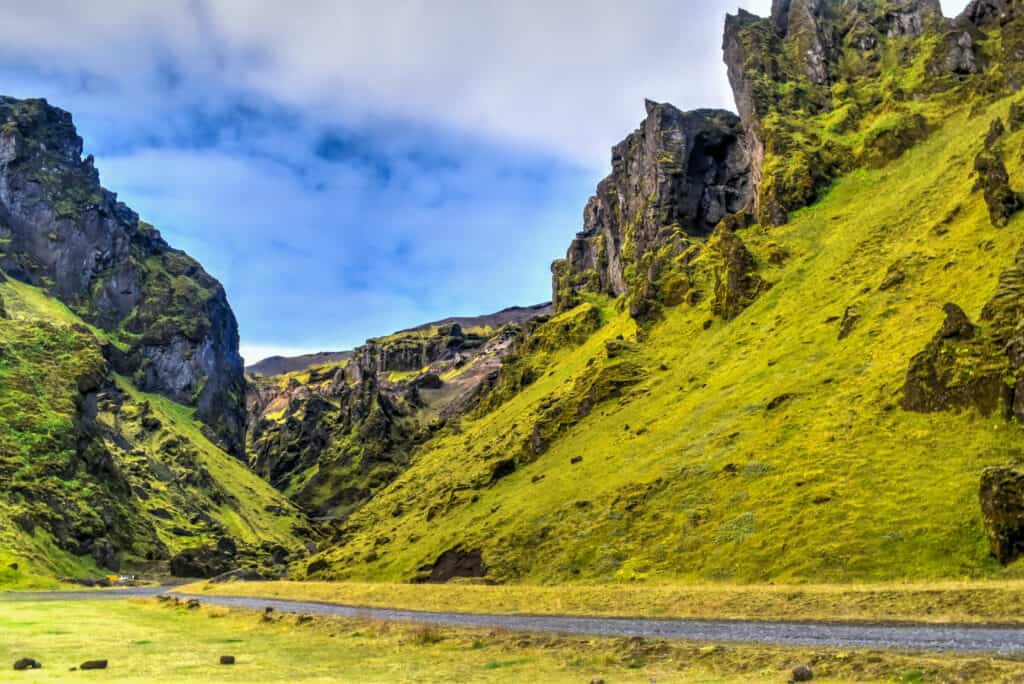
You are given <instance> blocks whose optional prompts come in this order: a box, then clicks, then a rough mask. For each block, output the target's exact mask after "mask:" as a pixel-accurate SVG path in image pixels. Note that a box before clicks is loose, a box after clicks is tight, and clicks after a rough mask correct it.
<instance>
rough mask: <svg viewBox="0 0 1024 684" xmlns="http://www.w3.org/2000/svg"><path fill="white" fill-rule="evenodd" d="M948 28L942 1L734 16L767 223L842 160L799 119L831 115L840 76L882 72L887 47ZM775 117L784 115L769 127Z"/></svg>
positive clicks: (824, 5)
mask: <svg viewBox="0 0 1024 684" xmlns="http://www.w3.org/2000/svg"><path fill="white" fill-rule="evenodd" d="M942 26H943V18H942V8H941V6H940V4H939V1H938V0H883V1H881V2H871V3H867V2H859V3H853V2H838V1H837V0H774V2H773V3H772V12H771V16H770V17H767V18H760V17H757V16H755V15H753V14H751V13H749V12H746V11H744V10H740V11H739V12H738V13H737V14H736V15H729V16H727V17H726V23H725V35H724V38H723V43H722V49H723V55H724V58H725V63H726V67H727V72H728V76H729V82H730V83H731V84H732V88H733V94H734V97H735V100H736V107H737V111H739V113H740V117H741V118H742V120H743V127H744V130H745V135H744V142H745V145H746V146H747V156H748V157H749V159H750V161H751V180H750V185H751V196H752V199H753V207H752V209H753V211H754V213H755V214H756V216H757V218H758V221H759V222H760V223H762V224H764V225H778V224H781V223H785V222H786V220H787V219H788V214H789V212H791V211H793V210H795V209H799V208H801V207H803V206H805V205H807V204H809V203H810V202H812V201H813V200H814V199H815V198H816V197H817V195H818V193H819V192H820V190H821V189H822V188H824V187H825V186H826V185H827V184H828V183H829V182H830V180H831V178H832V176H833V175H834V174H835V172H836V171H837V169H838V167H839V166H841V165H842V160H841V159H837V152H836V151H835V150H829V149H827V148H826V147H825V146H823V145H821V144H820V142H819V141H818V140H816V139H815V138H814V137H813V135H812V136H804V135H794V133H796V132H798V131H797V129H798V128H799V125H800V124H799V119H800V118H801V117H803V116H806V115H807V114H808V113H811V114H817V113H821V112H824V111H829V110H830V109H831V108H832V107H833V98H832V93H831V87H832V86H833V85H834V84H836V83H837V82H839V81H842V80H848V79H851V77H852V78H857V77H865V78H876V77H878V76H880V75H881V72H880V66H879V64H880V59H879V55H880V54H883V51H884V50H886V49H887V48H888V47H890V46H892V45H898V46H900V48H899V49H900V50H901V51H902V53H903V54H904V55H907V54H909V53H908V50H909V49H912V47H913V46H916V45H917V44H918V43H921V39H922V37H923V36H926V35H927V34H928V32H929V31H930V30H932V29H939V28H941V27H942ZM955 46H956V44H955V42H954V47H955ZM972 47H973V43H972ZM971 56H972V57H973V52H972V53H971ZM903 58H904V59H905V58H907V57H903ZM957 61H958V62H959V61H962V60H960V59H958V60H957ZM773 115H777V116H778V117H780V118H779V119H778V120H776V121H774V122H772V123H771V125H766V123H765V122H766V121H770V120H771V118H772V117H773ZM919 131H921V129H920V127H907V128H906V132H907V133H917V132H919ZM915 139H916V138H914V137H910V138H908V137H907V136H902V137H901V140H902V141H904V142H906V141H907V140H910V141H911V142H912V141H913V140H915ZM840 156H842V155H841V154H840ZM837 162H839V163H837Z"/></svg>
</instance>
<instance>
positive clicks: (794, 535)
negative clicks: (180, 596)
mask: <svg viewBox="0 0 1024 684" xmlns="http://www.w3.org/2000/svg"><path fill="white" fill-rule="evenodd" d="M723 55H724V58H725V63H726V67H727V70H728V74H729V79H730V82H731V83H732V86H733V90H734V93H735V97H736V104H737V110H738V112H739V114H738V115H737V114H733V113H730V112H726V111H717V110H697V111H693V112H683V111H680V110H679V109H677V108H675V107H673V106H672V105H670V104H667V103H658V102H653V101H648V102H647V103H646V116H645V118H644V120H643V121H642V122H641V123H640V126H639V127H638V128H637V129H636V130H635V131H633V132H632V133H630V134H629V135H627V136H626V138H625V139H624V140H623V141H622V142H621V143H620V144H618V145H616V146H615V147H614V148H613V151H612V158H611V170H610V173H609V175H608V177H607V178H606V179H604V180H603V181H601V182H600V183H599V185H598V187H597V189H596V192H595V194H594V197H593V198H592V199H591V200H590V201H589V202H588V203H587V205H586V207H585V208H584V212H583V220H582V225H581V226H580V227H579V230H578V231H577V232H576V234H575V237H574V238H572V239H571V240H570V244H569V247H568V250H567V253H566V257H565V258H564V259H559V260H557V261H555V262H554V264H553V265H552V304H551V305H550V308H548V307H546V306H542V307H532V308H527V309H510V310H507V311H505V312H500V313H499V314H495V315H493V316H491V317H485V318H483V319H459V318H453V319H447V320H444V321H438V322H436V323H434V324H428V325H425V326H421V327H418V328H413V329H410V330H406V331H402V332H399V333H395V334H394V335H390V336H387V337H382V338H375V339H371V340H368V341H367V343H366V344H365V345H363V346H361V347H359V348H358V349H355V350H353V351H352V352H343V353H339V355H326V356H325V355H314V356H312V357H305V358H300V359H274V360H271V361H269V362H267V363H264V364H260V365H258V366H257V367H258V368H262V369H263V370H262V371H257V372H256V373H253V374H252V376H251V377H250V378H249V379H248V380H246V379H245V378H244V377H243V375H242V371H243V369H242V366H241V361H240V359H239V358H238V353H237V332H236V326H235V322H234V318H233V316H232V315H231V311H230V308H229V307H228V304H227V300H226V298H225V296H224V292H223V289H222V288H221V287H220V286H219V285H218V284H217V282H216V281H215V280H214V279H212V278H211V277H210V276H209V275H207V274H206V273H205V272H204V271H203V270H202V268H201V267H200V266H199V265H198V264H197V263H195V262H194V261H193V260H191V259H190V258H188V257H187V256H186V255H184V254H182V253H181V252H177V251H175V250H173V249H171V248H170V247H168V246H167V244H166V243H165V242H164V241H163V240H162V239H161V238H160V237H159V234H158V233H157V232H156V231H155V230H154V229H153V228H152V227H150V226H148V225H147V224H145V223H142V222H140V221H139V220H138V217H137V216H136V215H135V214H133V213H132V212H131V211H130V210H129V209H127V207H124V206H123V205H122V204H120V203H118V202H117V201H116V198H115V197H114V196H113V195H112V194H111V193H109V192H106V191H105V190H103V189H102V188H101V187H100V185H99V179H98V176H97V174H96V171H95V169H94V168H93V166H92V161H91V159H90V158H88V157H87V158H86V159H84V160H83V159H81V152H82V143H81V140H80V139H78V137H77V135H76V134H75V131H74V127H73V126H72V124H71V120H70V117H69V115H67V114H66V113H64V112H61V111H60V110H57V109H54V108H52V107H49V106H48V105H46V104H45V103H44V102H42V101H34V100H33V101H18V100H11V99H9V98H7V99H3V100H2V101H0V113H2V114H3V117H2V118H3V121H4V123H2V124H0V248H2V251H3V253H2V254H0V269H2V273H4V274H6V275H5V276H4V277H3V278H2V280H0V404H2V406H3V408H4V411H2V412H0V422H3V423H4V425H3V426H2V428H0V482H2V484H3V495H2V497H0V509H2V510H0V513H2V515H0V539H3V541H4V543H3V545H0V549H2V551H0V561H5V560H6V562H0V566H4V565H6V563H7V562H15V563H17V564H18V565H19V567H22V566H24V567H25V568H28V570H29V573H30V575H31V576H32V577H35V578H39V577H43V578H45V577H46V576H51V577H52V576H53V575H59V574H73V573H82V572H87V571H94V570H97V569H98V567H100V566H102V567H106V568H115V567H117V566H118V565H121V564H125V565H130V566H131V567H151V566H157V565H161V566H165V565H166V564H167V563H168V561H170V564H171V566H172V569H173V570H175V572H178V573H179V574H184V573H190V572H195V573H199V574H213V573H214V572H216V571H219V570H222V569H224V568H227V567H234V566H248V567H253V568H257V569H259V571H260V572H261V573H264V574H280V573H282V572H284V568H285V566H287V567H288V570H289V572H290V573H291V575H292V576H294V577H298V578H306V577H313V578H327V579H353V578H354V579H371V580H382V579H387V580H403V581H414V582H441V581H447V580H450V579H456V578H468V579H471V580H475V581H488V582H508V581H522V580H528V581H535V582H570V581H609V580H611V581H642V580H648V579H653V580H670V579H679V580H693V581H737V582H748V581H772V582H776V581H817V582H829V581H884V580H905V579H929V578H954V577H955V578H961V577H965V576H969V577H1019V576H1020V575H1021V573H1022V572H1024V564H1022V563H1021V561H1020V560H1019V556H1020V555H1021V554H1022V552H1024V516H1022V515H1021V513H1020V511H1021V510H1024V447H1022V445H1024V428H1022V426H1021V421H1022V420H1024V352H1022V350H1024V211H1022V209H1024V192H1022V189H1024V95H1021V94H1020V91H1021V89H1022V88H1024V4H1022V2H1021V0H974V1H973V2H971V3H970V4H969V5H968V7H967V9H966V10H965V11H964V13H963V14H962V15H961V16H960V17H957V18H956V19H947V18H944V17H943V16H942V14H941V11H940V7H939V4H938V2H937V1H936V0H775V2H774V3H773V6H772V12H771V15H770V16H768V17H763V18H762V17H757V16H754V15H752V14H750V13H747V12H743V11H740V12H739V13H738V14H736V15H733V16H728V17H727V18H726V21H725V31H724V39H723ZM307 515H308V516H312V517H313V518H314V519H315V520H312V521H311V520H309V519H307ZM147 564H151V566H150V565H147ZM19 572H22V571H21V570H16V569H13V568H12V567H8V569H7V570H2V571H0V583H10V582H18V581H20V580H19V575H18V573H19ZM12 573H13V574H12ZM33 581H35V580H33ZM40 581H42V580H40Z"/></svg>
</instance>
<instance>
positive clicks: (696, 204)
mask: <svg viewBox="0 0 1024 684" xmlns="http://www.w3.org/2000/svg"><path fill="white" fill-rule="evenodd" d="M742 137H743V130H742V127H741V125H740V121H739V119H738V118H737V117H736V116H735V115H734V114H731V113H729V112H725V111H712V110H699V111H695V112H682V111H680V110H678V109H676V108H675V107H673V106H672V105H669V104H659V103H655V102H650V101H648V102H647V118H646V119H645V120H644V121H643V123H642V124H641V125H640V128H639V129H638V130H637V131H635V132H634V133H633V134H631V135H630V136H629V137H627V138H626V139H625V140H624V141H623V142H621V143H619V144H618V145H616V146H615V148H614V149H613V150H612V173H611V175H609V176H608V177H607V178H605V179H604V180H603V181H601V183H600V184H599V185H598V188H597V194H596V195H594V197H592V198H591V199H590V201H589V202H588V203H587V206H586V209H585V210H584V215H583V230H582V232H580V233H579V234H578V235H577V237H576V239H575V240H574V241H573V243H572V245H570V247H569V250H568V254H567V256H566V259H565V260H564V261H559V262H556V263H555V265H554V266H553V267H552V269H553V274H554V288H553V289H554V303H555V308H556V310H559V311H564V310H566V309H568V308H571V307H572V306H575V303H576V302H577V297H576V295H577V293H578V292H582V291H591V292H603V293H607V294H609V295H612V296H620V295H623V294H626V293H628V292H629V291H630V289H631V287H636V286H637V285H639V283H630V282H629V281H628V278H627V267H628V266H629V265H630V264H635V263H637V262H639V261H640V260H641V259H642V258H643V256H644V255H645V254H648V253H649V252H651V251H653V250H655V249H658V248H661V247H664V246H666V245H669V244H671V243H677V244H678V245H679V248H680V249H683V248H684V247H685V236H687V235H690V236H707V235H710V234H711V232H712V231H713V230H714V228H715V226H716V225H717V224H718V223H719V221H721V220H722V219H723V218H724V217H725V216H726V215H727V214H730V213H734V212H737V211H740V210H741V209H743V208H744V207H745V206H746V205H747V202H748V200H749V187H748V183H749V177H750V176H749V167H750V163H749V160H748V158H747V155H746V148H745V146H744V144H743V140H742ZM673 227H674V230H673Z"/></svg>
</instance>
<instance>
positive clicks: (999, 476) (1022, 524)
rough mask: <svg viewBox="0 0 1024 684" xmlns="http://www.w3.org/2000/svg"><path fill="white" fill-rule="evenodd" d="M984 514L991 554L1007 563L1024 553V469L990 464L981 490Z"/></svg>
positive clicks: (982, 480) (983, 478)
mask: <svg viewBox="0 0 1024 684" xmlns="http://www.w3.org/2000/svg"><path fill="white" fill-rule="evenodd" d="M979 496H980V499H981V516H982V521H983V522H984V524H985V534H986V536H987V537H988V543H989V548H991V549H992V555H993V556H995V557H996V558H997V559H998V560H999V562H1000V563H1002V564H1003V565H1007V564H1009V563H1012V562H1013V561H1015V560H1017V558H1019V557H1020V556H1021V554H1022V553H1024V472H1021V471H1020V470H1017V469H1015V468H1009V467H1000V468H987V469H986V470H985V472H984V473H982V476H981V487H980V491H979Z"/></svg>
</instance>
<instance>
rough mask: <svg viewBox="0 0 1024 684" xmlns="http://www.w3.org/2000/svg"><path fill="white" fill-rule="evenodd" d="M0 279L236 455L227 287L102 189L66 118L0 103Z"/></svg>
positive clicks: (239, 438) (240, 418) (238, 430)
mask: <svg viewBox="0 0 1024 684" xmlns="http://www.w3.org/2000/svg"><path fill="white" fill-rule="evenodd" d="M0 269H3V270H4V271H5V272H6V273H7V274H8V276H10V277H13V278H17V279H19V280H22V281H24V282H26V283H31V284H33V285H37V286H40V287H43V288H45V289H46V290H47V291H48V292H50V293H51V294H53V295H54V296H56V297H58V298H59V299H60V300H61V301H62V302H64V303H65V304H67V305H68V306H69V307H70V308H71V309H72V310H73V311H75V312H76V313H77V314H78V315H80V316H81V317H82V318H83V319H84V320H85V321H87V322H88V323H90V324H92V325H95V326H97V327H99V328H101V329H103V330H105V331H108V332H109V333H111V337H110V344H108V346H107V348H106V350H105V354H106V356H107V358H108V360H109V362H110V364H111V366H112V367H113V368H114V369H115V370H116V371H117V372H119V373H122V374H124V375H127V376H129V377H131V378H132V380H133V382H134V383H135V385H136V387H138V388H139V389H142V390H145V391H152V392H158V393H160V394H163V395H165V396H167V397H170V398H172V399H174V400H175V401H178V402H181V403H185V404H190V405H194V406H196V407H197V409H198V416H199V418H200V419H201V420H202V421H203V423H204V424H205V425H206V427H207V429H208V434H209V435H210V436H211V437H213V438H214V439H215V440H216V441H217V442H218V443H219V444H221V445H223V446H224V447H225V448H226V449H227V450H228V451H229V452H231V453H232V454H235V455H237V456H241V455H242V453H243V451H244V430H245V414H244V405H243V395H244V382H243V374H242V373H243V371H242V361H241V358H240V357H239V355H238V326H237V323H236V322H235V317H234V314H233V313H232V311H231V308H230V307H229V306H228V302H227V298H226V296H225V294H224V290H223V288H222V287H221V285H220V283H218V282H217V281H216V280H215V279H214V278H212V277H211V276H210V275H208V274H207V273H206V272H205V271H204V270H203V268H202V267H201V266H200V265H199V264H198V263H196V262H195V261H194V260H193V259H191V258H190V257H188V255H186V254H184V253H183V252H180V251H177V250H174V249H171V248H170V247H169V246H168V245H167V243H166V242H165V241H164V240H163V239H162V238H161V236H160V233H159V232H158V231H156V230H155V229H154V228H153V227H152V226H150V225H148V224H146V223H143V222H142V221H140V220H139V217H138V215H137V214H135V213H134V212H133V211H132V210H131V209H129V208H128V207H127V206H125V205H124V204H122V203H121V202H118V201H117V197H116V195H114V194H113V193H111V192H109V191H107V190H105V189H104V188H103V187H102V186H101V185H100V181H99V174H98V172H97V171H96V168H95V166H94V165H93V159H92V157H91V156H90V157H86V158H84V159H83V158H82V139H81V138H80V137H79V136H78V134H77V132H76V130H75V127H74V124H73V123H72V120H71V115H70V114H68V113H67V112H64V111H62V110H60V109H57V108H55V107H51V106H50V105H48V104H47V103H46V102H45V101H44V100H15V99H12V98H7V97H0Z"/></svg>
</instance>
